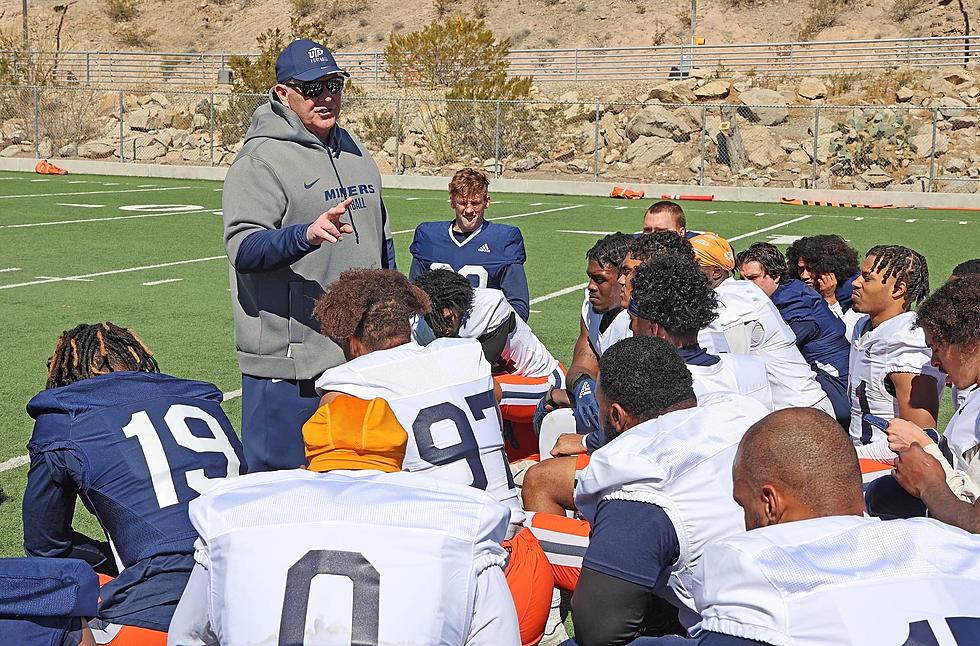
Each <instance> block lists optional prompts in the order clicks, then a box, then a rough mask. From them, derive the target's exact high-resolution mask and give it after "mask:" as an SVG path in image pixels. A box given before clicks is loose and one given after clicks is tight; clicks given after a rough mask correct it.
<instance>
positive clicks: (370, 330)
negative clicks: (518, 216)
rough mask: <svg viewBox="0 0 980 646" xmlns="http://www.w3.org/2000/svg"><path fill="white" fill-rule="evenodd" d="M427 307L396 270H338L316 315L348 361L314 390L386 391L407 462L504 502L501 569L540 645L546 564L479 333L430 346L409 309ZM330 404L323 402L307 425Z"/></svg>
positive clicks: (546, 604)
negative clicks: (514, 474)
mask: <svg viewBox="0 0 980 646" xmlns="http://www.w3.org/2000/svg"><path fill="white" fill-rule="evenodd" d="M447 273H448V272H447ZM451 275H453V276H456V277H457V278H459V279H461V280H463V282H464V283H465V279H463V278H462V277H460V276H458V275H456V274H451ZM429 308H430V305H429V298H428V296H426V294H425V292H423V291H422V290H421V289H419V288H418V287H416V286H415V285H413V284H411V283H410V282H408V279H407V278H405V276H403V275H402V274H401V273H399V272H397V271H393V270H386V269H351V270H348V271H345V272H344V273H342V274H341V275H340V278H339V279H338V280H336V281H335V282H333V283H332V284H331V285H330V286H329V287H328V288H327V291H326V293H325V294H324V295H323V296H321V297H320V299H319V300H318V301H317V304H316V307H315V309H314V312H313V315H314V317H315V318H316V319H317V320H318V321H319V322H320V329H321V331H322V332H323V334H325V335H327V336H328V337H329V338H331V339H333V340H334V341H335V342H336V343H337V345H339V346H340V347H341V348H343V349H344V355H345V357H346V358H347V360H348V361H347V363H344V364H341V365H339V366H337V367H335V368H331V369H329V370H327V371H326V372H324V373H323V374H322V375H321V376H320V377H319V378H318V379H317V382H316V388H317V392H320V393H322V394H323V398H322V400H321V401H322V403H323V404H329V403H330V402H331V401H333V399H335V398H337V397H338V396H341V394H344V395H349V396H352V397H359V398H360V399H364V400H370V399H374V398H377V397H380V398H383V399H384V400H386V401H387V402H388V404H389V405H390V406H391V408H392V410H393V411H394V413H395V415H396V416H397V418H398V421H399V423H400V424H401V425H402V426H403V427H404V428H405V429H407V430H409V431H410V433H409V436H408V453H407V455H406V456H405V460H404V464H403V468H404V469H405V470H406V471H418V472H421V473H425V474H426V475H428V476H432V477H434V478H439V479H443V480H449V481H451V482H455V483H457V484H460V485H470V486H473V487H475V488H477V489H481V490H484V491H486V492H488V493H489V494H490V495H491V496H493V497H494V498H495V499H497V500H498V501H499V502H500V503H501V504H503V505H505V506H506V507H507V508H508V509H510V512H511V525H510V528H509V529H508V532H507V535H506V539H507V540H506V542H505V543H504V547H505V548H506V549H507V551H508V552H509V553H510V554H511V558H510V561H509V562H508V564H507V570H506V575H507V580H508V583H510V585H511V589H512V590H513V592H514V603H515V605H516V607H517V609H518V618H519V620H520V625H521V632H522V643H524V644H537V643H538V641H540V640H541V636H542V634H543V632H544V627H545V621H546V619H547V617H548V612H549V609H550V607H551V597H552V593H551V590H552V587H553V582H552V577H551V570H550V568H549V566H548V562H547V560H546V559H545V555H544V553H543V552H542V551H541V548H540V547H539V546H538V542H537V540H536V539H535V538H534V536H533V534H531V532H530V530H527V529H524V527H523V523H524V511H523V510H522V509H521V506H520V502H519V501H518V496H517V489H516V488H515V486H514V482H513V480H512V478H511V472H510V463H509V461H508V459H507V456H506V454H505V453H504V440H503V434H502V432H501V427H500V413H499V411H498V409H497V398H496V396H495V395H494V381H493V376H492V375H491V372H490V364H489V363H488V362H487V360H486V358H485V357H484V356H483V348H482V346H481V345H480V343H479V342H478V341H476V340H475V339H467V338H462V339H461V338H440V339H436V340H435V341H433V342H431V343H430V344H429V345H427V346H421V345H419V344H418V343H417V342H415V341H414V340H412V322H411V319H412V317H413V316H424V315H425V314H426V313H428V311H429ZM327 413H329V408H328V407H326V406H322V407H321V408H320V410H319V411H318V412H317V413H316V414H315V415H314V416H313V417H312V418H311V419H310V420H309V422H307V429H310V428H315V427H316V425H317V424H318V423H320V421H321V418H323V416H324V415H326V414H327Z"/></svg>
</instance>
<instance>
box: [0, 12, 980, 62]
mask: <svg viewBox="0 0 980 646" xmlns="http://www.w3.org/2000/svg"><path fill="white" fill-rule="evenodd" d="M63 4H65V2H64V0H31V2H30V12H31V16H32V19H34V20H36V21H37V22H38V23H43V24H47V25H51V24H53V23H54V21H55V17H56V14H55V12H54V7H55V6H56V5H63ZM68 4H69V5H70V6H69V9H68V12H67V15H66V18H65V23H64V29H63V33H62V41H63V43H64V46H65V48H74V49H94V50H133V49H152V50H156V51H168V52H184V51H196V52H250V51H255V49H256V47H255V37H256V36H257V35H258V34H259V33H261V32H262V31H263V30H265V29H267V28H269V27H282V28H286V27H288V24H289V15H290V14H291V13H302V14H308V15H319V16H322V17H324V18H325V19H326V20H327V22H328V23H329V24H330V25H332V26H333V32H334V38H335V40H336V41H337V42H339V43H341V44H342V45H343V48H344V49H346V50H350V51H367V50H372V51H373V50H378V49H382V48H383V47H384V45H385V43H386V41H387V39H388V35H389V34H390V33H391V32H398V33H403V32H406V31H411V30H415V29H418V28H420V27H422V26H423V25H425V24H427V23H429V22H431V21H432V20H433V19H434V18H436V17H437V16H438V15H441V14H442V13H449V12H460V13H463V14H464V15H468V16H477V17H482V18H484V19H485V20H486V21H487V24H488V25H489V26H490V27H491V28H492V29H493V31H494V33H496V34H497V35H498V37H509V38H510V39H511V43H512V47H515V48H540V47H552V48H554V47H558V48H568V47H602V46H615V45H638V46H641V45H653V44H665V43H667V44H669V43H679V42H682V41H686V40H687V39H688V38H689V35H690V6H691V3H690V2H689V0H604V1H602V2H598V1H594V0H494V1H493V2H490V1H488V0H417V1H416V2H410V3H405V2H401V1H399V0H288V1H283V0H166V1H163V0H77V2H70V3H68ZM697 4H698V12H697V30H696V31H697V35H698V36H701V37H704V38H705V39H707V41H708V42H709V43H734V42H775V41H786V40H796V39H797V38H799V37H801V35H802V36H805V37H806V38H807V39H821V40H834V39H858V38H862V39H863V38H888V37H900V36H946V35H956V34H961V33H962V32H963V16H962V13H961V5H962V7H963V9H964V10H966V11H967V12H969V13H971V14H972V15H971V18H972V20H973V23H974V24H980V3H978V1H977V0H945V1H943V2H919V1H918V0H699V2H698V3H697ZM20 11H21V0H0V29H3V30H4V31H6V32H8V33H9V34H19V33H20V28H21V27H20V25H21V22H20V21H21V17H20ZM974 30H976V28H974Z"/></svg>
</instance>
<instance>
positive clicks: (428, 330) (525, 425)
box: [415, 269, 565, 461]
mask: <svg viewBox="0 0 980 646" xmlns="http://www.w3.org/2000/svg"><path fill="white" fill-rule="evenodd" d="M415 284H416V285H417V286H418V287H419V288H421V289H422V290H424V291H425V293H426V294H428V295H429V298H430V299H431V300H432V311H431V312H430V313H429V314H427V315H426V316H425V317H424V318H420V319H419V320H418V321H417V324H416V326H415V337H416V339H417V340H418V341H419V343H422V344H426V343H428V342H429V341H431V340H432V339H434V338H443V337H462V338H469V339H479V341H480V343H481V344H482V345H483V352H484V355H485V356H486V358H487V361H489V362H490V365H491V366H493V378H494V381H495V382H496V383H497V384H498V385H499V386H500V389H501V391H502V395H501V401H500V408H501V413H502V414H503V418H504V422H505V426H507V427H509V428H505V434H506V436H507V440H508V441H507V446H506V447H505V448H506V450H507V455H508V457H509V458H510V460H511V461H515V460H520V459H522V458H526V457H528V456H529V455H533V454H536V453H537V450H538V443H537V438H536V437H535V435H534V430H533V427H532V425H531V422H532V419H533V417H534V411H535V406H536V405H537V403H538V401H540V400H541V398H542V397H544V396H545V394H546V393H547V392H548V390H549V389H550V388H553V387H558V388H563V387H564V385H565V371H564V369H563V368H562V367H561V366H560V365H559V364H558V360H557V359H555V358H554V357H553V356H552V355H551V353H550V352H549V351H548V349H547V348H546V347H544V344H543V343H541V341H539V340H538V338H537V337H536V336H535V335H534V332H533V331H531V328H530V326H528V324H527V323H525V322H524V320H523V319H521V318H520V317H519V316H517V313H516V312H515V311H514V308H512V307H511V306H510V304H509V303H508V302H507V299H506V298H505V297H504V295H503V292H501V291H500V290H496V289H485V288H482V287H477V288H474V287H473V286H472V285H470V282H469V280H467V279H466V277H465V276H460V275H459V274H456V273H455V272H452V271H449V270H448V269H431V270H429V271H426V272H423V273H422V274H420V275H419V277H418V278H416V279H415Z"/></svg>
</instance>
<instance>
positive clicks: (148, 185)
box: [136, 184, 156, 188]
mask: <svg viewBox="0 0 980 646" xmlns="http://www.w3.org/2000/svg"><path fill="white" fill-rule="evenodd" d="M155 186H156V184H137V185H136V188H153V187H155Z"/></svg>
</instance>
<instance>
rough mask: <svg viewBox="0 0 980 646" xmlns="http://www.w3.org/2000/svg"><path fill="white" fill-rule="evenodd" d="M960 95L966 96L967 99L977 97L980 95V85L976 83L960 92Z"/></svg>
mask: <svg viewBox="0 0 980 646" xmlns="http://www.w3.org/2000/svg"><path fill="white" fill-rule="evenodd" d="M960 96H962V97H965V98H967V99H975V98H977V97H978V96H980V87H977V86H976V85H971V86H970V87H968V88H966V89H965V90H963V91H962V92H960Z"/></svg>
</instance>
